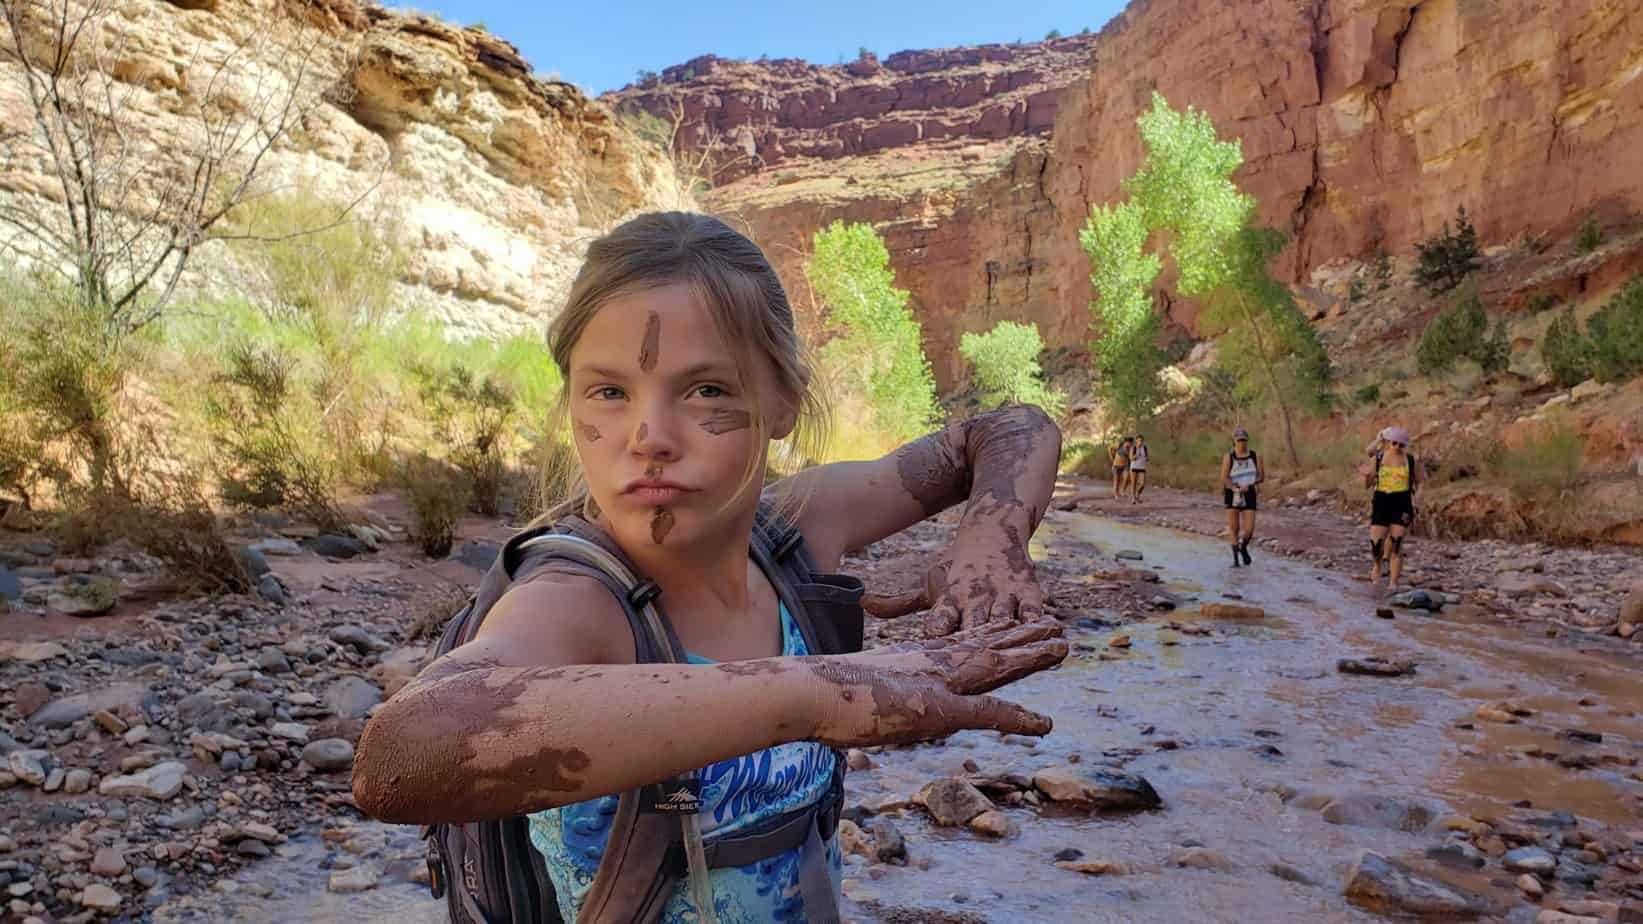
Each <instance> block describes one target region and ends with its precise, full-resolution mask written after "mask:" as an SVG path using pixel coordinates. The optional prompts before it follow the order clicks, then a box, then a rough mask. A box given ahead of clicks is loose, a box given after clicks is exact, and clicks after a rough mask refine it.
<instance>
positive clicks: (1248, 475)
mask: <svg viewBox="0 0 1643 924" xmlns="http://www.w3.org/2000/svg"><path fill="white" fill-rule="evenodd" d="M1265 480H1266V468H1265V466H1263V465H1262V464H1261V457H1260V456H1258V455H1256V453H1255V450H1253V449H1250V448H1249V431H1248V430H1245V429H1244V428H1243V427H1239V428H1238V429H1236V430H1234V431H1232V449H1231V450H1230V451H1229V452H1227V454H1226V455H1225V456H1222V457H1221V495H1222V498H1223V501H1224V503H1225V504H1226V508H1227V535H1228V536H1231V537H1232V567H1234V568H1236V567H1238V565H1239V559H1240V558H1242V559H1243V562H1242V563H1243V564H1245V565H1248V564H1252V562H1251V561H1250V558H1249V540H1250V539H1252V538H1254V536H1255V512H1256V510H1258V509H1259V507H1260V504H1259V500H1258V498H1257V496H1256V487H1255V486H1256V485H1258V484H1260V483H1261V482H1263V481H1265Z"/></svg>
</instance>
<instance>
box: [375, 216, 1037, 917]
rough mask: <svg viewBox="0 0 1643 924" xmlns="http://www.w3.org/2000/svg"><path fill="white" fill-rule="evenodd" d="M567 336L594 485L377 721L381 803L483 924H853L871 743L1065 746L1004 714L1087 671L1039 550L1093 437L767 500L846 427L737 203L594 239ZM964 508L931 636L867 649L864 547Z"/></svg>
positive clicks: (887, 468)
mask: <svg viewBox="0 0 1643 924" xmlns="http://www.w3.org/2000/svg"><path fill="white" fill-rule="evenodd" d="M549 341H550V347H551V351H552V354H553V357H554V361H555V363H556V365H557V366H558V367H559V370H560V372H561V374H562V376H563V381H564V387H563V390H562V396H561V402H560V403H561V410H562V412H563V417H564V419H565V421H566V424H567V426H566V430H565V432H566V434H567V436H568V437H569V438H570V439H571V443H572V446H571V448H572V449H573V450H574V458H575V465H576V469H575V472H574V474H575V475H577V476H579V478H580V484H581V486H580V487H578V488H577V489H576V490H575V491H574V492H573V493H572V494H571V496H570V497H569V499H568V500H566V501H564V502H563V503H561V504H559V505H558V506H557V507H555V508H554V509H553V510H551V511H550V512H549V513H548V514H547V515H546V516H545V517H544V518H543V519H542V520H541V521H539V522H538V523H537V524H535V525H533V526H532V527H531V528H528V529H526V530H525V531H524V532H522V533H520V534H519V535H517V536H515V537H514V538H513V539H511V540H510V541H509V542H508V543H507V544H506V545H505V546H504V547H503V551H502V554H501V556H499V560H498V562H497V564H496V565H495V566H493V568H492V569H491V571H490V572H489V573H488V574H487V575H486V577H485V580H484V582H483V583H482V584H481V585H480V588H479V591H478V593H477V595H476V596H475V598H474V599H473V600H472V601H471V602H470V603H469V605H468V606H467V607H464V609H463V610H462V611H461V613H459V614H458V616H457V617H456V618H455V619H454V620H453V621H452V623H451V625H450V627H449V628H448V629H447V631H446V635H445V637H444V638H442V640H441V642H440V648H441V650H445V649H447V648H448V649H449V651H448V653H445V654H443V655H441V656H440V657H438V658H437V659H435V660H434V661H433V663H432V664H430V665H429V666H428V667H427V668H426V669H424V670H423V671H422V673H421V674H419V675H418V676H417V677H416V678H414V679H413V680H412V681H411V682H410V683H409V684H408V685H406V686H405V687H404V689H402V690H400V691H399V692H398V693H396V694H395V695H394V696H393V697H392V698H391V699H389V700H388V702H387V703H385V704H384V705H383V706H381V707H380V708H379V709H378V710H377V711H376V712H375V713H374V714H373V716H372V717H371V720H370V722H369V724H368V725H367V726H366V728H365V731H364V734H363V736H362V737H361V738H360V741H359V748H358V753H357V754H356V756H355V761H354V773H353V792H354V799H355V802H356V804H357V805H358V806H359V807H360V809H361V810H362V811H364V812H365V813H367V814H368V815H371V816H372V817H375V818H378V819H381V820H384V821H389V822H394V823H400V824H422V825H426V826H428V827H427V828H426V834H427V837H428V840H429V843H430V874H431V877H432V885H433V887H434V889H435V891H436V894H445V895H446V896H447V897H448V898H447V900H448V903H449V907H450V909H451V915H452V917H453V918H454V919H456V920H457V921H460V922H475V924H478V922H488V921H495V922H501V921H511V922H515V924H539V922H551V921H559V920H561V919H562V920H564V921H578V922H603V924H616V922H622V924H627V922H645V924H651V922H658V921H663V922H673V921H685V920H689V921H700V922H707V924H713V922H716V921H718V920H720V919H721V918H722V919H723V920H725V921H743V920H760V921H771V922H780V921H821V922H828V921H834V922H836V921H838V920H839V910H838V905H839V892H838V890H839V878H840V852H839V847H838V843H837V839H836V831H837V827H838V824H839V818H840V816H841V812H842V809H843V805H842V788H843V772H844V767H843V758H842V754H841V753H840V749H842V748H848V747H864V746H870V745H884V744H897V743H902V742H911V741H920V740H928V739H937V738H942V737H944V736H947V735H950V734H952V733H953V732H956V731H960V730H963V729H991V730H995V731H999V732H1005V733H1010V734H1021V735H1043V734H1046V733H1048V732H1049V730H1050V720H1049V718H1048V717H1046V716H1043V715H1039V714H1037V713H1034V712H1031V711H1029V710H1027V709H1025V708H1022V707H1021V706H1018V705H1015V704H1013V703H1010V702H1006V701H1004V700H1001V699H995V698H993V697H990V696H987V695H985V694H986V693H987V692H988V691H991V690H994V689H996V688H998V687H1000V686H1003V685H1005V684H1007V683H1010V682H1011V681H1014V680H1016V679H1018V678H1021V677H1024V676H1027V675H1030V674H1033V673H1036V672H1038V671H1041V670H1044V669H1046V668H1049V667H1052V666H1054V665H1056V664H1058V663H1060V662H1061V661H1062V660H1063V659H1064V658H1065V657H1066V656H1067V643H1066V642H1065V641H1064V640H1063V639H1062V638H1060V637H1059V636H1060V635H1061V629H1060V626H1059V624H1058V623H1056V621H1055V620H1054V619H1046V618H1045V617H1044V614H1043V592H1042V590H1041V589H1040V587H1039V584H1038V580H1037V577H1036V574H1035V572H1034V568H1033V564H1032V560H1031V559H1030V558H1029V556H1028V551H1027V542H1028V540H1029V538H1030V537H1031V536H1032V534H1033V531H1034V530H1035V529H1036V528H1037V526H1038V522H1039V519H1040V517H1041V516H1042V515H1043V513H1044V511H1045V510H1047V509H1048V505H1049V501H1050V495H1051V492H1052V490H1053V489H1054V485H1055V476H1056V467H1057V462H1058V461H1059V459H1060V447H1061V434H1060V432H1059V431H1058V430H1057V428H1056V426H1055V424H1054V423H1053V422H1052V421H1051V420H1050V418H1049V417H1048V416H1047V415H1046V414H1044V412H1042V411H1040V410H1039V409H1038V408H1035V407H1022V406H1016V407H1011V408H1005V409H1002V410H997V411H993V412H990V413H986V414H982V415H979V416H977V417H972V418H970V419H968V420H965V421H963V422H961V423H957V424H954V425H952V426H950V427H948V428H947V429H945V430H942V431H940V432H938V433H934V434H931V435H929V436H926V437H924V438H923V439H920V440H917V441H915V442H912V443H909V444H907V445H906V446H903V447H902V448H900V449H898V450H896V451H895V452H894V453H892V454H890V455H887V456H885V457H883V458H881V459H877V460H875V461H868V462H846V463H839V464H833V465H821V466H815V467H812V468H807V469H804V470H802V471H800V472H798V473H796V474H793V475H791V476H789V477H787V478H785V479H782V480H780V481H776V482H775V483H774V484H771V485H769V486H768V487H767V486H766V478H765V474H766V470H767V464H768V461H769V453H770V450H771V445H772V441H774V440H787V439H792V438H798V439H801V440H802V438H803V436H804V434H805V433H806V432H807V431H809V432H814V431H810V430H809V427H810V426H812V425H815V424H818V423H820V422H821V421H823V420H825V417H822V416H818V414H819V412H820V411H821V408H820V407H819V406H818V404H817V401H816V398H815V396H814V395H813V393H812V392H811V390H810V388H809V384H810V381H811V373H810V370H809V369H808V368H807V367H806V365H805V363H804V361H803V360H802V358H801V353H800V347H799V340H798V337H797V335H796V334H795V331H794V324H793V311H792V308H791V306H790V305H789V302H788V300H787V297H786V295H785V293H784V291H783V289H782V285H781V282H780V280H779V278H778V277H777V275H776V272H775V270H774V269H772V267H771V266H770V263H769V262H768V260H767V259H766V258H765V255H764V254H763V253H762V252H761V251H760V250H759V248H758V247H757V246H756V245H754V244H753V243H752V242H751V241H749V240H748V239H747V238H746V237H744V236H742V235H741V234H738V233H737V232H735V231H734V230H732V229H731V228H730V227H728V226H727V225H725V224H724V223H723V222H721V221H719V220H718V219H716V218H712V217H709V216H706V215H698V214H692V213H684V212H668V213H650V214H644V215H640V216H638V217H636V218H633V219H631V220H629V221H628V222H626V223H624V224H622V225H621V226H619V227H617V228H616V229H615V230H614V231H612V232H610V233H609V234H607V235H606V236H604V237H602V238H600V239H598V240H596V241H594V242H593V243H592V244H591V245H590V247H589V249H588V255H587V259H586V262H585V263H584V265H583V266H582V269H581V271H580V272H579V273H578V275H577V277H576V280H575V282H574V283H573V285H572V287H571V291H570V294H569V297H568V300H567V303H566V304H565V306H564V308H563V310H562V312H561V313H560V314H559V316H558V317H557V318H556V319H555V321H554V322H553V325H552V328H551V330H550V332H549ZM817 448H818V447H816V446H815V445H809V444H802V443H801V445H799V446H798V447H797V448H796V451H795V452H794V455H795V456H797V457H799V458H815V457H816V455H817V452H816V450H817ZM561 496H562V495H561ZM959 504H966V505H967V506H966V509H965V514H964V518H963V519H962V520H961V521H960V525H959V527H958V530H957V533H956V535H955V536H954V538H953V540H952V543H951V545H950V546H949V547H948V550H947V554H946V556H945V562H944V568H943V571H942V578H941V580H940V581H939V582H937V586H938V587H939V588H940V591H941V594H940V597H939V598H938V599H936V600H935V601H934V607H933V608H932V609H930V610H929V612H928V614H927V616H926V621H925V628H926V630H927V634H928V635H929V636H930V638H929V639H928V640H926V641H922V642H919V641H913V642H905V643H902V644H897V645H893V646H889V647H884V648H879V649H874V650H872V651H865V652H864V651H861V645H862V624H861V620H862V608H861V598H862V592H863V588H862V585H861V582H860V581H859V580H857V579H855V578H852V577H849V576H846V575H842V574H837V573H834V572H835V570H836V569H837V568H838V567H839V563H840V558H841V557H842V556H843V555H844V554H845V553H846V552H847V551H850V550H854V549H861V548H864V547H866V546H868V545H870V544H872V543H874V542H877V541H878V540H880V539H882V538H884V537H886V536H890V535H892V534H894V533H897V532H899V531H901V530H903V529H906V528H907V527H909V526H911V525H913V524H915V523H918V522H919V521H921V520H924V519H925V518H927V517H931V516H934V515H935V514H937V513H939V512H940V511H942V510H944V509H947V508H949V507H953V506H955V505H959Z"/></svg>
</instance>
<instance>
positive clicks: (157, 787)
mask: <svg viewBox="0 0 1643 924" xmlns="http://www.w3.org/2000/svg"><path fill="white" fill-rule="evenodd" d="M186 776H188V768H187V767H186V766H184V765H183V764H182V763H180V762H178V761H175V760H168V761H166V762H165V763H161V764H155V765H154V766H152V767H150V768H148V769H147V770H143V771H141V772H139V773H133V774H131V775H129V776H114V777H109V778H108V779H106V780H103V782H102V785H100V786H98V787H97V791H98V792H99V793H102V794H103V795H105V796H146V797H147V798H150V799H160V800H165V799H170V798H171V797H173V796H175V795H176V794H177V793H178V792H180V791H182V788H183V779H184V777H186Z"/></svg>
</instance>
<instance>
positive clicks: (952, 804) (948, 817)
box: [914, 778, 995, 827]
mask: <svg viewBox="0 0 1643 924" xmlns="http://www.w3.org/2000/svg"><path fill="white" fill-rule="evenodd" d="M914 801H916V802H918V803H919V804H920V805H923V806H924V808H925V809H926V810H927V811H929V813H930V818H931V819H932V820H933V821H935V823H936V824H938V825H942V826H944V827H953V826H955V825H966V824H969V823H970V819H972V818H974V817H976V816H977V815H980V814H981V813H982V812H988V811H992V810H993V808H994V807H995V806H994V805H993V803H992V800H991V799H988V798H987V797H986V796H985V795H984V794H982V792H981V790H979V789H977V788H975V787H974V786H973V785H971V784H969V783H967V782H965V781H964V780H957V779H951V778H949V779H941V780H936V781H934V782H932V783H930V784H928V785H926V786H925V787H924V788H923V789H922V790H920V791H919V794H918V798H917V799H915V800H914Z"/></svg>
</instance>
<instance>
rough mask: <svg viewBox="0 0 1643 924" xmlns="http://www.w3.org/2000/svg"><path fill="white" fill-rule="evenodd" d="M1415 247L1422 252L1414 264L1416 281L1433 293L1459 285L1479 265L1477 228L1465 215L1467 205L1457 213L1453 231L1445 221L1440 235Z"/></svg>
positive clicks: (1445, 290)
mask: <svg viewBox="0 0 1643 924" xmlns="http://www.w3.org/2000/svg"><path fill="white" fill-rule="evenodd" d="M1415 249H1416V250H1417V251H1418V252H1419V254H1420V256H1419V259H1418V260H1417V262H1416V265H1415V272H1414V277H1415V281H1416V282H1417V283H1420V284H1421V285H1422V286H1424V287H1426V291H1427V292H1429V293H1431V294H1433V295H1437V294H1439V293H1441V292H1447V291H1449V290H1450V289H1453V288H1454V287H1455V286H1458V285H1460V282H1461V280H1463V279H1465V278H1466V277H1467V275H1468V274H1470V273H1471V272H1472V271H1473V270H1476V269H1477V268H1478V266H1479V264H1480V260H1479V252H1478V233H1477V229H1475V228H1473V227H1472V222H1471V221H1470V220H1469V219H1468V218H1467V217H1466V207H1465V206H1461V207H1460V208H1458V209H1457V210H1456V212H1455V228H1454V230H1453V231H1451V230H1450V229H1449V222H1447V221H1446V222H1444V223H1443V231H1442V232H1441V233H1439V234H1438V236H1437V237H1434V238H1432V239H1430V240H1426V241H1421V242H1418V243H1416V244H1415Z"/></svg>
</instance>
